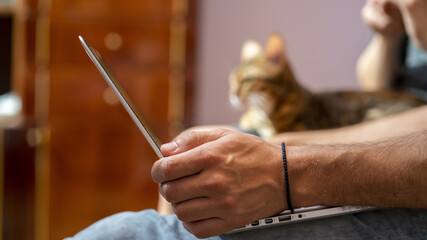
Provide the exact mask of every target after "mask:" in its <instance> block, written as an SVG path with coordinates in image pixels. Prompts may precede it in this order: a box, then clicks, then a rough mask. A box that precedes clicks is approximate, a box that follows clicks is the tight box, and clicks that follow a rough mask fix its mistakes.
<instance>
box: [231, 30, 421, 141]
mask: <svg viewBox="0 0 427 240" xmlns="http://www.w3.org/2000/svg"><path fill="white" fill-rule="evenodd" d="M230 101H231V103H232V104H233V105H234V106H238V107H244V108H246V109H247V111H246V112H245V113H244V114H243V115H242V117H241V119H240V128H241V129H242V130H244V131H250V132H256V133H258V134H259V135H260V136H261V137H270V136H273V135H275V134H276V133H280V132H290V131H302V130H316V129H327V128H335V127H341V126H346V125H351V124H355V123H359V122H362V121H367V120H372V119H376V118H379V117H383V116H387V115H391V114H395V113H399V112H402V111H405V110H408V109H411V108H414V107H417V106H421V105H424V104H425V103H426V102H425V101H423V100H421V99H418V98H417V97H415V96H412V95H411V94H409V93H406V92H402V91H392V90H387V91H378V92H363V91H334V92H321V93H312V92H310V91H309V90H307V89H306V88H304V87H303V86H301V85H300V84H299V83H298V81H297V80H296V79H295V76H294V75H293V73H292V70H291V67H290V64H289V62H288V61H287V59H286V56H285V48H284V43H283V40H282V38H281V37H280V36H279V35H277V34H272V35H271V36H270V37H269V38H268V41H267V45H266V49H265V52H262V50H261V47H260V45H259V44H257V43H255V42H253V41H249V42H247V43H245V44H244V46H243V48H242V63H241V65H240V66H238V67H237V68H235V69H234V70H233V71H232V72H231V74H230Z"/></svg>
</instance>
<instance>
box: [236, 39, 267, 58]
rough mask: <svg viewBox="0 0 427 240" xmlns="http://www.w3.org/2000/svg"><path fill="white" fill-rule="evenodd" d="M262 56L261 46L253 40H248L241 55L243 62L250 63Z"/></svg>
mask: <svg viewBox="0 0 427 240" xmlns="http://www.w3.org/2000/svg"><path fill="white" fill-rule="evenodd" d="M261 54H262V47H261V45H260V44H259V43H258V42H256V41H253V40H248V41H246V42H245V43H243V46H242V53H241V61H242V62H249V61H251V60H253V59H255V58H257V57H259V56H261Z"/></svg>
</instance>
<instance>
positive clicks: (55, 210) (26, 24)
mask: <svg viewBox="0 0 427 240" xmlns="http://www.w3.org/2000/svg"><path fill="white" fill-rule="evenodd" d="M195 2H196V1H191V0H188V1H187V0H166V1H159V0H122V1H113V0H90V1H88V0H24V1H22V6H23V7H22V8H21V20H20V21H19V23H18V24H17V27H18V29H20V32H21V34H20V35H19V34H18V35H19V36H20V39H21V40H20V41H18V43H19V42H20V44H21V45H22V47H23V48H24V50H21V52H20V53H18V54H17V55H18V60H17V61H18V62H19V61H20V63H22V64H25V66H27V67H26V68H25V69H23V70H22V71H23V72H21V73H20V74H18V75H17V79H16V80H15V81H16V82H17V84H15V88H16V90H17V91H18V92H19V93H20V94H21V96H22V97H23V99H24V111H25V115H26V116H27V117H30V118H34V119H35V122H36V126H37V127H36V128H37V129H38V130H39V131H38V132H39V133H40V135H41V137H40V138H41V140H40V141H39V142H38V145H37V146H38V148H37V150H36V162H35V168H36V169H37V172H36V174H35V178H36V180H35V199H36V200H35V203H34V204H35V209H36V213H35V224H36V226H35V233H34V236H35V239H62V238H64V237H66V236H71V235H74V234H75V233H77V232H78V231H80V230H82V229H83V228H85V227H87V226H88V225H90V224H91V223H93V222H95V221H96V220H99V219H101V218H103V217H106V216H108V215H111V214H114V213H117V212H120V211H129V210H130V211H139V210H142V209H147V208H155V207H156V203H157V196H158V195H157V185H156V184H155V183H154V182H153V181H152V180H151V174H150V170H151V166H152V164H153V162H154V161H155V160H157V157H156V155H155V154H154V152H153V151H152V149H151V148H150V146H149V145H148V143H147V141H146V140H145V139H144V137H143V135H142V134H141V133H140V132H139V130H138V129H137V127H136V126H135V124H134V123H133V122H132V120H131V119H130V117H129V116H128V115H127V113H126V111H125V110H124V109H123V107H122V106H121V105H120V104H119V103H118V101H117V100H116V99H115V97H114V95H113V94H112V92H111V90H110V89H109V88H108V86H107V84H106V83H105V81H104V80H103V79H102V77H101V75H100V74H99V73H98V72H97V70H96V68H95V66H94V65H93V64H92V62H91V61H90V59H89V58H88V57H87V55H86V53H85V52H84V50H83V48H82V46H81V45H80V42H79V41H78V38H77V36H78V35H82V36H83V37H84V38H85V39H86V40H87V41H88V42H89V44H91V45H92V46H93V47H95V48H96V49H97V50H98V51H99V52H100V53H101V54H102V55H103V57H104V58H105V60H106V61H107V63H108V65H110V67H111V68H112V69H113V71H114V73H115V74H116V75H117V77H118V79H119V80H120V81H121V82H122V84H123V86H124V88H125V89H126V90H127V91H128V93H129V95H130V97H131V98H132V99H133V100H134V102H135V104H136V106H137V107H138V108H139V110H140V111H141V112H142V114H143V115H144V116H145V118H146V119H147V121H148V122H149V123H150V125H151V126H152V128H153V130H154V131H155V132H156V133H157V134H158V135H159V137H160V139H161V140H162V141H167V140H169V139H170V138H171V137H172V136H174V135H175V134H176V133H177V132H179V131H180V130H182V128H183V127H185V125H186V124H187V123H189V122H191V109H190V108H187V107H186V106H191V96H192V95H191V89H192V84H193V81H192V76H193V74H192V71H193V69H194V66H193V64H194V63H193V59H194V47H193V45H194V30H195V10H196V4H195Z"/></svg>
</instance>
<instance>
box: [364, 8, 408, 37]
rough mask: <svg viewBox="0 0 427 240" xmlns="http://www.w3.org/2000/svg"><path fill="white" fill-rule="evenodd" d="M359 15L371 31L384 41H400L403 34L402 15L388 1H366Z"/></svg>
mask: <svg viewBox="0 0 427 240" xmlns="http://www.w3.org/2000/svg"><path fill="white" fill-rule="evenodd" d="M361 15H362V19H363V21H364V22H365V23H366V24H367V25H368V26H369V27H370V28H371V29H372V30H374V31H375V32H376V33H377V34H380V35H381V36H383V37H384V38H386V39H389V40H400V37H402V35H403V34H404V33H405V27H404V24H403V19H402V14H401V12H400V10H399V8H398V7H397V6H396V5H395V4H394V3H392V2H390V1H389V0H367V1H366V3H365V5H364V7H363V8H362V11H361Z"/></svg>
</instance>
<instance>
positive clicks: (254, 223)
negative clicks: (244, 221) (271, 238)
mask: <svg viewBox="0 0 427 240" xmlns="http://www.w3.org/2000/svg"><path fill="white" fill-rule="evenodd" d="M251 225H252V226H258V225H259V221H255V222H252V223H251Z"/></svg>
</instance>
